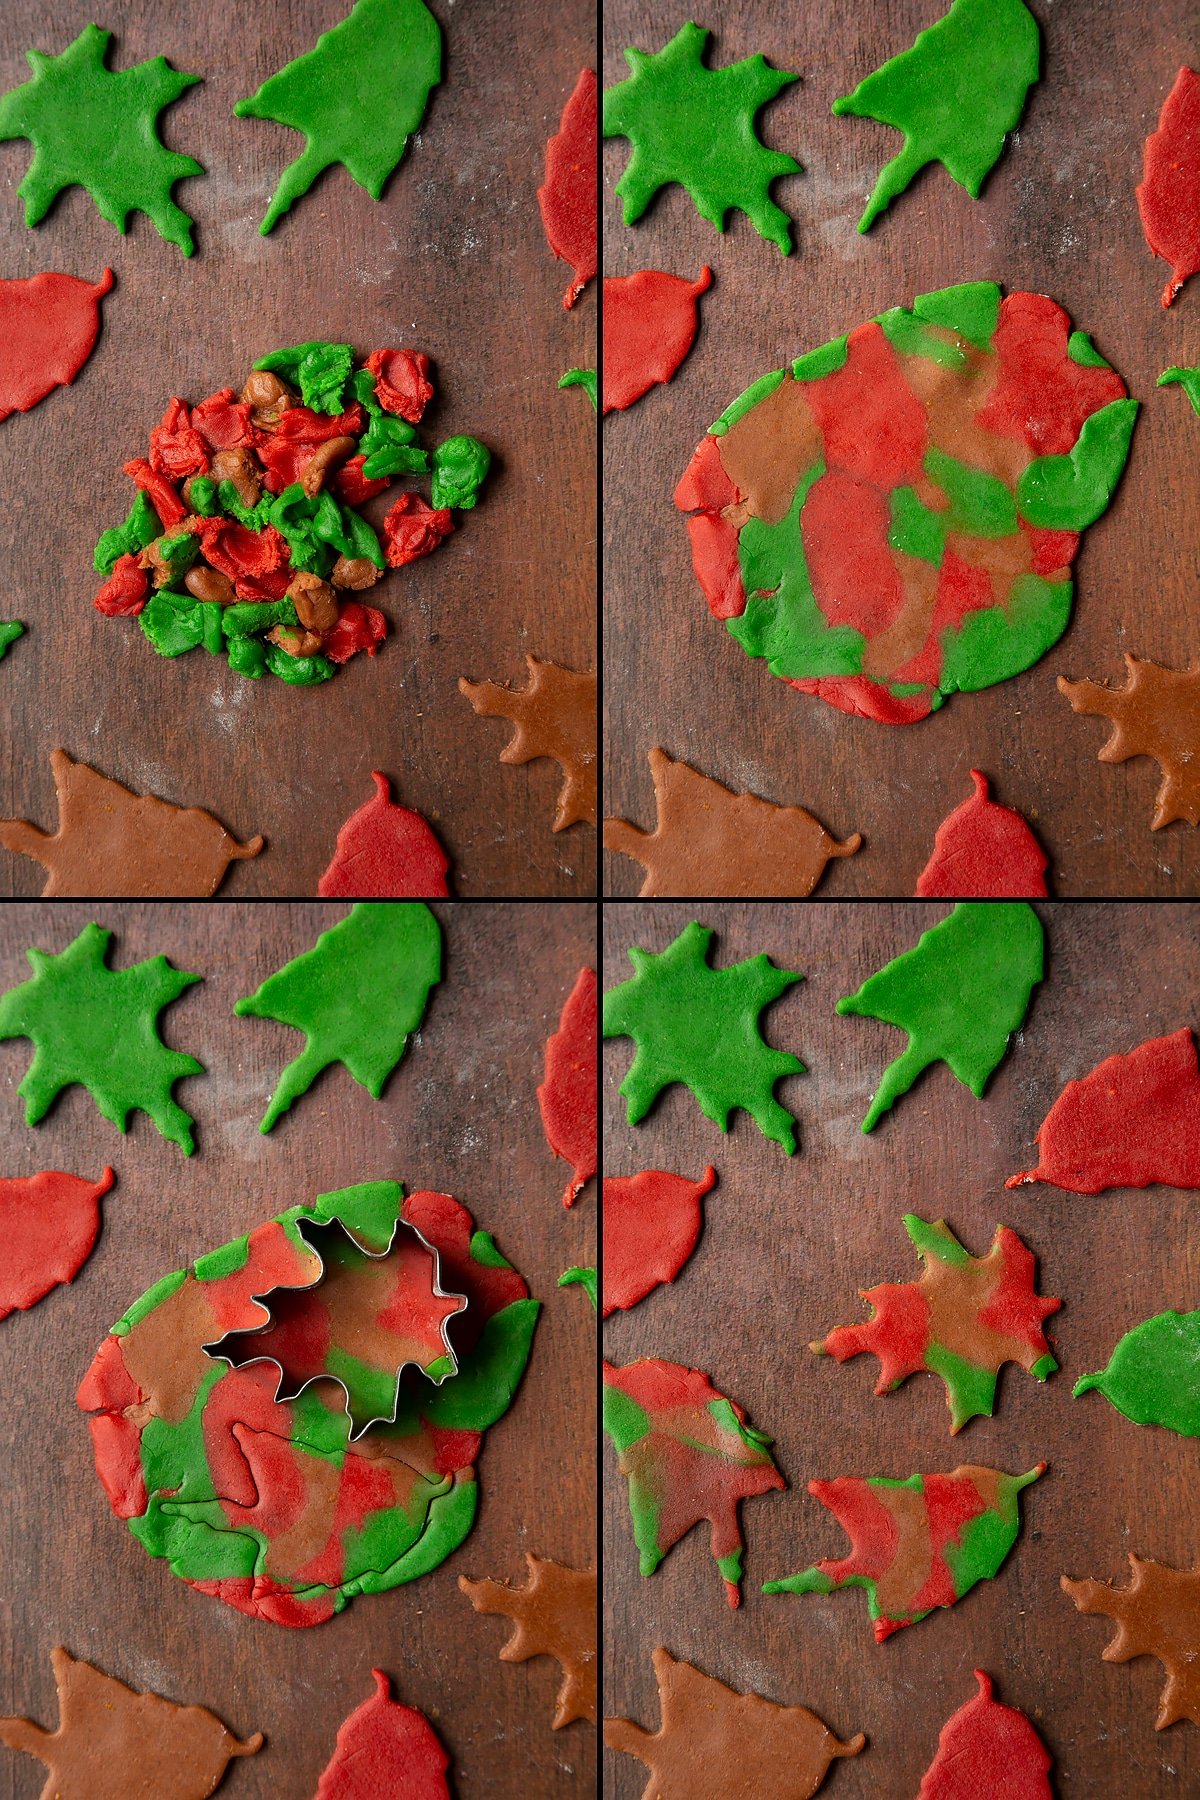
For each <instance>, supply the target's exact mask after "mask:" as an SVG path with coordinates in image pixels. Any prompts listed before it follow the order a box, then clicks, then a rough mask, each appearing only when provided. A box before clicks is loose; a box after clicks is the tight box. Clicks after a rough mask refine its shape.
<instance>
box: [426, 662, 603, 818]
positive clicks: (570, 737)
mask: <svg viewBox="0 0 1200 1800" xmlns="http://www.w3.org/2000/svg"><path fill="white" fill-rule="evenodd" d="M525 661H526V663H527V664H528V665H529V686H528V687H527V688H523V689H522V690H521V691H520V692H517V693H514V692H513V690H512V689H511V688H507V687H500V686H498V685H497V683H496V682H494V681H467V680H465V679H462V680H460V681H459V684H458V690H459V692H460V693H461V694H465V695H466V696H467V699H468V700H469V701H470V702H471V705H472V706H473V707H474V709H475V711H476V712H477V713H479V714H480V715H481V716H484V717H487V718H497V717H498V718H502V719H511V720H512V722H513V724H514V725H515V726H516V728H517V729H516V734H515V736H513V737H511V738H510V739H509V741H508V743H507V744H505V746H504V748H503V750H502V751H501V752H500V761H501V762H502V763H527V762H533V761H534V759H535V758H536V757H539V756H552V757H553V758H554V760H555V761H556V762H557V763H558V765H559V767H560V768H561V770H562V772H563V778H564V779H563V785H562V788H561V790H560V792H559V796H558V810H557V812H556V813H555V816H554V829H555V831H565V830H566V828H567V826H568V825H574V824H576V823H578V822H579V821H581V820H582V821H584V822H586V823H587V824H589V825H594V824H595V823H596V677H595V676H594V675H582V674H580V673H578V671H577V670H575V669H564V668H563V667H562V666H561V665H560V664H559V663H552V662H539V661H538V659H537V657H536V656H527V657H526V658H525Z"/></svg>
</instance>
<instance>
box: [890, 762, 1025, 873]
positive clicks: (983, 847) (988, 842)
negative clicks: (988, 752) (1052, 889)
mask: <svg viewBox="0 0 1200 1800" xmlns="http://www.w3.org/2000/svg"><path fill="white" fill-rule="evenodd" d="M971 780H972V781H973V782H974V783H975V792H974V793H973V794H972V795H971V798H970V799H969V800H964V801H963V803H962V805H961V806H958V807H955V809H954V811H953V812H952V813H951V814H950V815H949V817H948V818H946V819H943V820H942V823H941V824H940V825H939V826H938V829H937V836H936V838H935V839H934V845H933V855H932V856H931V857H930V859H929V861H928V862H927V863H926V865H925V867H924V869H922V871H921V873H920V875H919V876H918V877H917V893H918V894H920V895H922V896H923V897H924V898H925V899H927V900H1044V899H1045V897H1046V891H1047V890H1046V881H1045V870H1046V861H1047V858H1046V853H1045V851H1044V850H1043V849H1042V846H1041V845H1040V844H1039V843H1038V841H1037V839H1036V838H1035V837H1034V835H1033V832H1032V831H1031V830H1030V828H1029V826H1028V824H1027V823H1026V821H1025V820H1024V819H1023V818H1022V816H1021V814H1020V813H1019V812H1014V811H1013V810H1012V808H1011V807H1008V806H1001V805H999V803H998V802H997V801H995V800H992V799H991V798H990V797H989V795H988V779H987V776H986V775H984V774H983V773H982V772H981V771H980V770H979V769H972V770H971Z"/></svg>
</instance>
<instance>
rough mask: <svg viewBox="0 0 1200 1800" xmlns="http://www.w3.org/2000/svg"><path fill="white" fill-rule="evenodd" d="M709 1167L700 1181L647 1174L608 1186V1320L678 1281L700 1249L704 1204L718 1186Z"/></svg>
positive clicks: (614, 1180)
mask: <svg viewBox="0 0 1200 1800" xmlns="http://www.w3.org/2000/svg"><path fill="white" fill-rule="evenodd" d="M716 1179H717V1172H716V1170H715V1169H714V1168H713V1167H712V1166H711V1164H710V1165H709V1167H708V1168H707V1169H705V1171H704V1174H703V1175H702V1176H701V1178H700V1180H699V1181H689V1180H688V1179H687V1177H686V1176H685V1175H671V1174H669V1173H668V1172H667V1171H666V1170H665V1169H644V1170H643V1171H642V1172H641V1174H639V1175H626V1176H620V1175H618V1176H610V1177H609V1178H607V1179H606V1180H605V1183H604V1207H603V1213H602V1220H603V1235H604V1265H603V1266H604V1301H603V1316H604V1317H605V1318H607V1317H608V1315H609V1313H611V1312H616V1311H618V1310H620V1311H622V1312H624V1311H627V1310H628V1309H629V1308H630V1307H631V1306H636V1305H637V1303H638V1301H639V1300H644V1299H645V1297H646V1295H647V1294H649V1293H651V1292H652V1291H653V1290H654V1289H655V1288H656V1287H658V1286H660V1285H661V1283H663V1282H664V1281H674V1279H675V1277H676V1276H677V1275H678V1273H679V1271H680V1269H682V1267H683V1265H684V1263H685V1262H687V1260H688V1258H689V1256H690V1255H691V1254H692V1251H693V1250H694V1249H695V1248H696V1244H697V1241H698V1240H699V1237H700V1231H701V1227H702V1225H703V1222H704V1215H703V1210H702V1208H701V1204H700V1203H701V1201H702V1200H703V1198H704V1196H705V1194H707V1193H709V1192H710V1191H711V1190H712V1188H713V1186H714V1185H715V1183H716Z"/></svg>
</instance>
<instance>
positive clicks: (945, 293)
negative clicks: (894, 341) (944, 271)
mask: <svg viewBox="0 0 1200 1800" xmlns="http://www.w3.org/2000/svg"><path fill="white" fill-rule="evenodd" d="M913 311H914V312H915V313H916V315H917V317H918V318H919V319H925V320H927V321H928V323H929V324H930V325H942V326H944V327H945V328H946V330H947V331H956V332H957V333H958V335H959V337H964V338H966V340H967V342H968V343H969V344H974V346H975V348H976V349H977V350H989V349H990V348H991V343H992V333H993V332H994V331H995V329H996V326H997V324H998V323H999V320H1000V288H999V284H998V283H997V282H995V281H962V282H959V284H958V285H957V286H956V287H947V288H937V289H935V290H934V292H933V293H931V294H918V295H917V297H916V299H915V300H914V301H913ZM1086 335H1087V334H1086V333H1085V332H1077V333H1076V336H1078V337H1084V336H1086Z"/></svg>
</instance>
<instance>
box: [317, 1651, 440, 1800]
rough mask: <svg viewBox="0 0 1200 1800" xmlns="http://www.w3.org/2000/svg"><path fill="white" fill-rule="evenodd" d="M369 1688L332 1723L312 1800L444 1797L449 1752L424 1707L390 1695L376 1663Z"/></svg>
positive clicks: (388, 1685)
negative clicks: (328, 1756) (334, 1729)
mask: <svg viewBox="0 0 1200 1800" xmlns="http://www.w3.org/2000/svg"><path fill="white" fill-rule="evenodd" d="M371 1673H372V1675H373V1676H374V1677H375V1692H374V1693H373V1694H372V1695H371V1698H370V1699H369V1700H364V1701H363V1703H362V1705H361V1706H360V1707H358V1708H356V1710H355V1711H354V1712H352V1713H351V1714H350V1717H349V1718H348V1719H346V1720H345V1721H344V1722H343V1724H342V1725H341V1726H340V1727H339V1729H338V1734H337V1748H336V1750H335V1751H334V1753H333V1760H332V1761H331V1762H330V1764H329V1766H328V1768H326V1770H325V1772H324V1774H323V1775H322V1776H321V1779H320V1781H319V1782H318V1783H317V1792H316V1796H315V1800H382V1796H384V1795H387V1796H388V1800H450V1789H449V1787H448V1786H447V1785H446V1770H447V1769H448V1768H449V1767H450V1758H449V1757H448V1756H447V1755H446V1752H445V1750H444V1749H443V1748H442V1745H441V1743H440V1741H439V1739H438V1735H437V1733H436V1732H435V1731H434V1729H433V1726H432V1725H431V1724H430V1723H429V1720H428V1719H427V1718H426V1717H425V1715H424V1713H421V1712H418V1711H417V1710H416V1708H415V1707H413V1706H401V1704H400V1702H399V1701H398V1700H393V1699H392V1695H391V1684H390V1683H389V1681H388V1678H387V1676H386V1675H385V1674H384V1672H383V1670H382V1669H372V1670H371Z"/></svg>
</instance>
